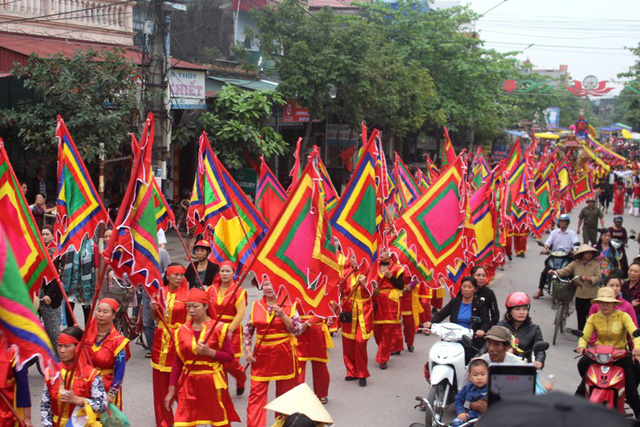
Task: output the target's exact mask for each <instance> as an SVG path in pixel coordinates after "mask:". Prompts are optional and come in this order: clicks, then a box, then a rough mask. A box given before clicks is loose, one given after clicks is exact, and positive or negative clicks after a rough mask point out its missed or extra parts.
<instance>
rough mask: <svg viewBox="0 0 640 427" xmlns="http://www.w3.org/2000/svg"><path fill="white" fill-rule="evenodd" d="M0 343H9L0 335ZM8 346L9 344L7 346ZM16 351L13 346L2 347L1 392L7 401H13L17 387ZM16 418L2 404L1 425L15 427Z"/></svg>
mask: <svg viewBox="0 0 640 427" xmlns="http://www.w3.org/2000/svg"><path fill="white" fill-rule="evenodd" d="M0 344H3V345H7V343H6V341H5V340H4V339H2V337H1V336H0ZM7 347H8V346H7ZM14 358H15V353H14V351H13V349H11V348H0V393H2V394H3V395H4V397H5V398H6V399H7V402H11V403H13V400H14V392H15V387H16V378H15V376H14V374H13V365H14ZM14 425H15V419H14V417H13V413H11V411H10V410H9V408H7V407H6V405H5V404H4V403H2V404H0V426H2V427H5V426H6V427H10V426H11V427H13V426H14Z"/></svg>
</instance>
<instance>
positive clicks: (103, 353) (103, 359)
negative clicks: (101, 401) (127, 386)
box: [85, 319, 130, 409]
mask: <svg viewBox="0 0 640 427" xmlns="http://www.w3.org/2000/svg"><path fill="white" fill-rule="evenodd" d="M91 322H92V325H90V326H89V327H88V328H87V332H86V334H85V335H86V338H85V342H86V343H87V344H91V347H89V346H88V345H87V348H88V350H89V357H90V358H91V364H92V365H93V367H94V368H96V369H97V370H98V372H99V373H100V376H102V381H103V382H104V389H105V390H106V391H107V394H108V393H109V390H111V386H112V385H113V378H114V372H115V371H114V367H115V364H116V356H117V355H118V354H119V353H120V352H121V351H122V350H125V351H126V358H127V360H129V357H130V354H129V340H128V339H127V338H125V337H123V336H122V335H121V334H120V332H118V331H117V330H116V328H114V327H113V325H111V329H110V330H109V332H108V333H107V335H106V336H105V337H104V338H102V340H98V339H97V336H96V335H97V329H96V327H95V322H96V320H95V319H93V320H92V321H91ZM121 386H122V384H119V388H118V393H117V394H116V396H115V399H114V401H113V403H114V404H116V405H117V406H118V407H119V408H120V409H122V387H121Z"/></svg>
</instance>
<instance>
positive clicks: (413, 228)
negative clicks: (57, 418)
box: [396, 158, 472, 295]
mask: <svg viewBox="0 0 640 427" xmlns="http://www.w3.org/2000/svg"><path fill="white" fill-rule="evenodd" d="M465 178H466V177H465V166H464V164H463V159H461V158H458V159H457V160H456V162H455V163H454V164H452V165H451V166H449V168H447V169H446V170H445V171H444V172H442V174H441V175H440V177H439V178H438V179H437V180H436V181H435V182H433V183H432V185H431V187H429V190H428V191H427V192H426V193H425V194H423V195H422V196H420V197H419V198H418V199H417V200H415V201H414V202H413V204H411V206H409V208H408V209H407V210H406V211H405V212H404V213H403V214H402V216H401V217H400V218H399V219H398V220H397V221H396V228H397V229H398V231H399V232H401V231H402V230H404V231H405V232H406V236H407V237H406V246H407V247H409V248H411V249H412V250H413V251H415V252H416V253H417V254H418V257H417V258H418V260H420V262H423V263H424V264H426V265H428V266H430V267H431V266H432V268H433V270H434V276H435V278H436V284H435V285H432V287H434V288H438V287H440V286H447V287H448V288H449V291H450V292H451V294H452V295H455V293H456V292H457V288H458V286H459V283H450V282H449V281H448V280H447V278H448V276H449V275H448V269H450V268H456V267H457V265H458V263H459V262H466V261H467V258H468V257H469V256H470V255H471V256H472V254H470V253H469V249H470V244H471V241H470V239H469V235H468V234H467V233H465V219H466V218H465V217H466V207H467V185H466V180H465ZM445 213H446V214H445Z"/></svg>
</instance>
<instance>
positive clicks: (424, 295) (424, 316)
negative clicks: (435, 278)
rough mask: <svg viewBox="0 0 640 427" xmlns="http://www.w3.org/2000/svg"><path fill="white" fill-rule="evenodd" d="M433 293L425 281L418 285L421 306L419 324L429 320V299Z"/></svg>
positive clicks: (430, 299)
mask: <svg viewBox="0 0 640 427" xmlns="http://www.w3.org/2000/svg"><path fill="white" fill-rule="evenodd" d="M434 293H435V292H434V291H433V289H431V288H429V286H427V284H426V282H421V283H420V284H419V285H418V299H419V300H420V306H421V307H422V312H421V313H420V319H419V325H422V324H423V323H427V322H428V321H430V320H431V301H432V298H433V294H434Z"/></svg>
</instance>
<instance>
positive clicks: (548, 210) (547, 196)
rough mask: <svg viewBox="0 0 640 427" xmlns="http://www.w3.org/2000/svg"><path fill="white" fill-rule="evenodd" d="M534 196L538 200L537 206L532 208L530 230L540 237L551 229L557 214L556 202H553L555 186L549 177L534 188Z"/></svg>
mask: <svg viewBox="0 0 640 427" xmlns="http://www.w3.org/2000/svg"><path fill="white" fill-rule="evenodd" d="M533 197H534V199H535V200H536V201H537V205H538V206H537V207H536V208H535V209H533V210H532V212H531V215H530V216H529V220H530V221H531V224H530V227H529V228H530V230H531V232H532V233H533V234H534V235H535V236H536V237H537V238H538V239H539V238H540V237H542V235H543V234H544V233H546V232H547V231H549V230H551V229H552V228H553V224H554V216H556V213H557V212H556V209H555V206H556V204H555V203H554V202H553V201H554V197H553V188H552V187H551V182H550V180H549V179H546V180H544V181H542V183H541V184H540V185H538V186H537V187H534V188H533Z"/></svg>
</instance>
